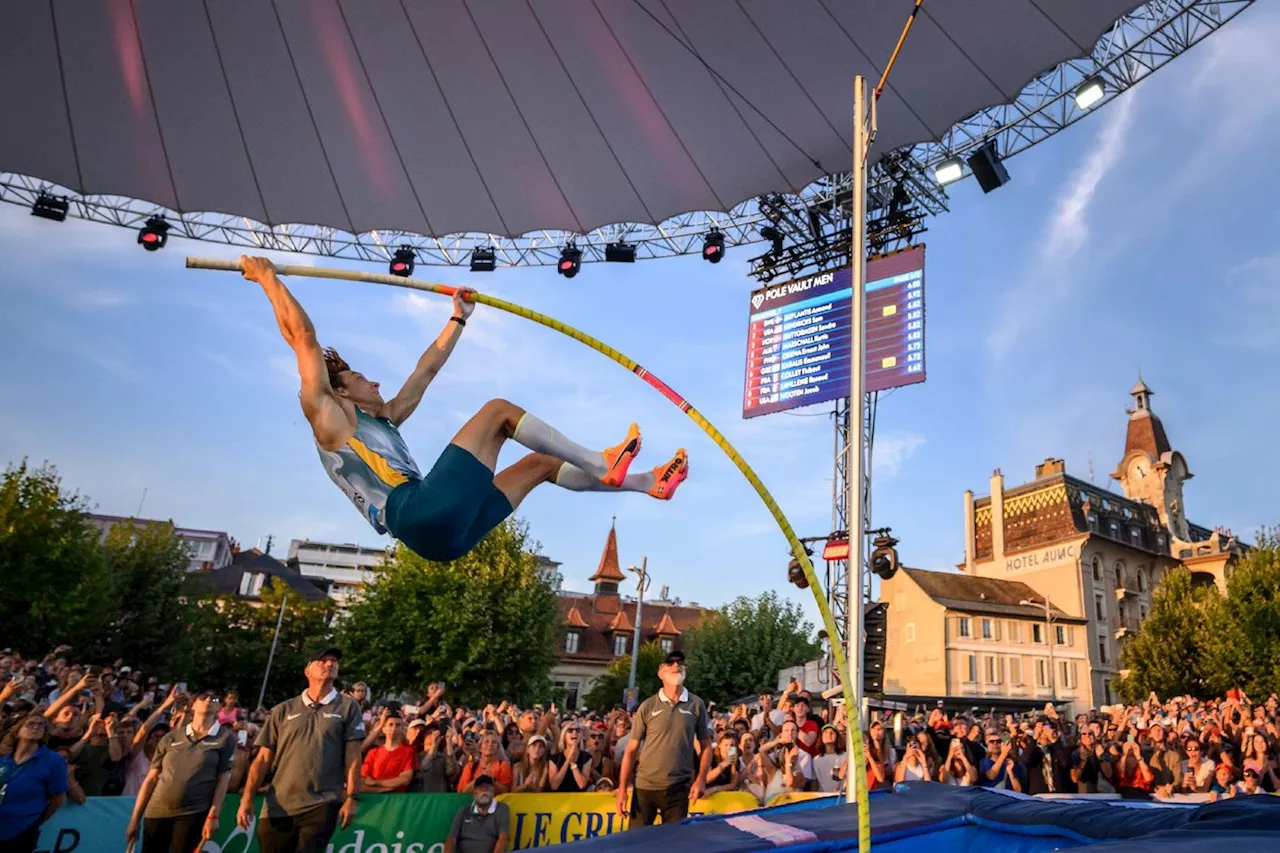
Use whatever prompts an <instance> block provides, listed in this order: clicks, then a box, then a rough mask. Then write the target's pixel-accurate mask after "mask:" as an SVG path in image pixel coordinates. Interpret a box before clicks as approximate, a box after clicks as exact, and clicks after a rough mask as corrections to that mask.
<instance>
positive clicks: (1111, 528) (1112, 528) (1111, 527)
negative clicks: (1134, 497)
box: [1107, 520, 1120, 539]
mask: <svg viewBox="0 0 1280 853" xmlns="http://www.w3.org/2000/svg"><path fill="white" fill-rule="evenodd" d="M1107 533H1108V534H1110V535H1111V538H1112V539H1119V538H1120V525H1119V524H1118V523H1117V522H1116V521H1115V520H1111V521H1108V522H1107Z"/></svg>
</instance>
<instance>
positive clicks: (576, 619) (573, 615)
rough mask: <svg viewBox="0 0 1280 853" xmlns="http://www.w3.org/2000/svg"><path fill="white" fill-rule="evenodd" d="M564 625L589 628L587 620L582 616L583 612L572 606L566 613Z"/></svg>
mask: <svg viewBox="0 0 1280 853" xmlns="http://www.w3.org/2000/svg"><path fill="white" fill-rule="evenodd" d="M564 626H565V627H566V628H589V627H591V626H590V625H588V624H587V620H586V619H583V618H582V614H581V613H580V612H579V611H578V608H576V607H570V608H569V612H568V613H567V614H565V617H564Z"/></svg>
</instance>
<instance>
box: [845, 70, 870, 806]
mask: <svg viewBox="0 0 1280 853" xmlns="http://www.w3.org/2000/svg"><path fill="white" fill-rule="evenodd" d="M866 101H867V81H866V79H865V78H863V77H855V78H854V81H853V175H852V179H853V180H852V184H853V186H852V193H853V199H852V204H853V211H852V217H851V219H852V223H851V235H850V242H849V261H850V264H849V266H850V279H851V281H852V284H853V299H852V300H851V303H852V306H853V307H852V315H853V316H852V322H853V326H852V328H851V329H850V334H852V336H853V347H852V350H851V352H850V355H849V357H850V359H851V361H852V364H851V365H850V367H851V369H850V371H849V374H850V380H849V441H848V448H849V450H848V453H849V456H848V458H847V459H846V460H845V466H844V470H845V477H846V483H845V489H846V495H847V497H846V498H845V517H846V518H847V519H848V523H849V571H848V575H847V577H848V583H847V585H846V586H847V589H848V596H849V600H848V603H847V606H846V611H847V617H848V620H849V624H848V630H847V632H846V637H845V640H846V652H845V653H846V655H847V656H848V659H849V672H848V673H847V674H846V678H847V679H848V680H847V681H846V682H845V684H846V685H847V686H848V690H847V691H846V694H845V695H847V696H852V697H853V707H852V708H846V709H845V713H846V714H847V716H848V724H849V728H850V733H849V744H848V748H847V750H846V753H847V754H848V755H850V756H852V755H853V734H852V729H853V727H854V726H859V727H861V726H862V724H863V720H862V716H863V707H862V705H863V703H862V645H863V639H862V618H863V613H862V573H863V556H864V554H863V552H864V551H865V547H864V542H863V539H864V538H865V531H864V530H863V519H864V516H865V502H866V496H865V495H864V494H863V491H862V479H863V473H864V472H863V467H864V463H865V459H864V453H865V450H866V448H865V447H864V445H863V431H862V422H863V420H864V418H865V416H866V393H865V390H864V389H865V385H866V375H865V373H866V361H867V341H866V334H865V331H866V323H865V314H866V292H865V286H864V280H865V278H866V271H867V270H866V257H867V252H866V240H867V214H866V203H867V151H866V148H867V125H866V120H867V109H866ZM861 773H862V768H861V767H858V768H855V767H850V768H849V772H848V773H846V774H845V779H846V785H845V798H846V800H847V801H848V802H850V803H852V802H855V801H856V800H857V789H858V786H857V784H856V782H855V779H857V777H858V776H859V775H860V774H861Z"/></svg>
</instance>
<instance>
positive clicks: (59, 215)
mask: <svg viewBox="0 0 1280 853" xmlns="http://www.w3.org/2000/svg"><path fill="white" fill-rule="evenodd" d="M70 206H71V204H70V202H68V201H67V199H66V197H65V196H59V195H49V194H48V193H44V192H42V193H40V195H39V196H38V197H37V198H36V200H35V203H34V204H32V205H31V215H32V216H39V217H40V218H41V219H51V220H53V221H54V222H61V221H63V220H64V219H66V218H67V210H68V208H69V207H70Z"/></svg>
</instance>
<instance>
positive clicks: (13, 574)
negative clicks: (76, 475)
mask: <svg viewBox="0 0 1280 853" xmlns="http://www.w3.org/2000/svg"><path fill="white" fill-rule="evenodd" d="M85 511H86V504H85V501H84V499H83V498H81V497H79V496H78V495H74V494H68V493H66V492H64V491H63V489H62V482H61V480H60V478H59V477H58V473H57V471H56V470H55V469H54V468H53V467H51V466H48V465H46V466H44V467H42V468H31V467H29V466H28V465H27V463H26V462H25V461H23V462H22V463H21V464H19V465H17V466H10V467H8V468H6V469H5V471H4V475H3V478H2V479H0V577H3V578H4V583H2V584H0V643H2V644H3V645H6V646H13V647H15V648H19V649H21V650H23V651H24V652H26V653H28V654H35V653H37V652H44V651H46V650H49V649H52V648H54V647H55V646H58V645H62V644H67V645H71V646H74V647H76V648H84V647H85V646H86V645H87V644H89V643H90V642H91V641H92V640H93V639H94V638H95V637H96V636H98V634H99V632H100V631H101V630H102V629H103V628H104V627H105V626H106V624H107V623H108V622H109V620H110V618H111V610H110V607H109V605H108V606H104V605H105V604H106V602H107V599H106V592H107V589H108V574H107V560H106V555H105V553H104V552H103V549H102V547H101V545H100V544H99V542H98V531H97V529H96V528H93V527H90V526H89V525H88V524H87V523H86V521H85Z"/></svg>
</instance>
